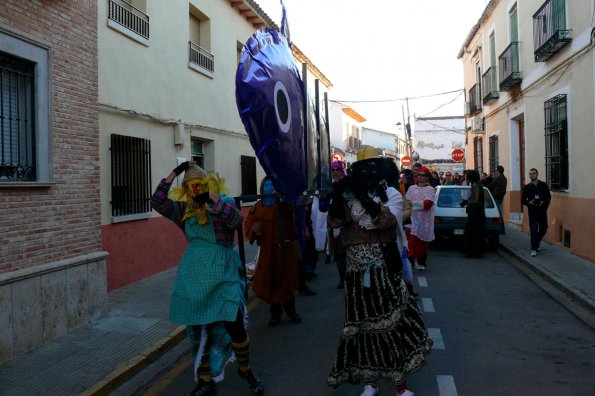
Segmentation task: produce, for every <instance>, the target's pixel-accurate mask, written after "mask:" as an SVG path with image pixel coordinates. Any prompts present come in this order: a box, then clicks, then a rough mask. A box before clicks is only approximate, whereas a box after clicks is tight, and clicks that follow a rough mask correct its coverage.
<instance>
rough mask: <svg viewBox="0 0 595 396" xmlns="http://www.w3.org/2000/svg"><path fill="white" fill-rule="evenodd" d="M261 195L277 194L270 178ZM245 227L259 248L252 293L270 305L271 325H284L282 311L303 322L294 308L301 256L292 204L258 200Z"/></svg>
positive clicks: (247, 235) (264, 179)
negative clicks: (282, 323)
mask: <svg viewBox="0 0 595 396" xmlns="http://www.w3.org/2000/svg"><path fill="white" fill-rule="evenodd" d="M260 193H261V194H274V193H275V186H274V185H273V182H272V180H271V179H270V178H269V177H268V176H265V177H264V178H263V179H262V182H261V183H260ZM244 227H245V230H246V231H245V234H246V239H248V241H250V243H254V242H256V243H257V244H258V246H260V253H259V254H258V263H257V265H256V272H255V273H254V280H253V282H252V291H253V292H254V294H255V295H256V297H258V298H260V299H262V300H264V301H266V302H267V303H268V304H269V305H270V310H269V311H270V313H271V318H270V320H269V326H277V325H278V324H280V323H281V315H282V314H283V311H285V313H286V314H287V316H288V317H289V319H291V321H292V322H293V323H300V322H301V321H302V318H301V317H300V315H298V313H297V311H296V308H295V289H296V287H297V286H298V266H299V259H300V256H301V254H300V250H299V243H298V239H297V230H296V226H295V219H294V214H293V209H292V207H291V205H290V204H289V203H288V202H284V201H279V198H278V197H275V196H271V197H265V198H263V199H261V200H258V201H256V203H255V204H254V206H252V208H250V211H249V212H248V216H247V217H246V222H245V223H244ZM281 243H283V249H284V250H285V252H284V254H283V252H282V251H281Z"/></svg>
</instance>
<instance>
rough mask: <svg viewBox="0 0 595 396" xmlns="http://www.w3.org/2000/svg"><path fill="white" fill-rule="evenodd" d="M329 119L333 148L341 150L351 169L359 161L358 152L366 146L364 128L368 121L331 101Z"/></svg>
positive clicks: (342, 105) (351, 110) (347, 107)
mask: <svg viewBox="0 0 595 396" xmlns="http://www.w3.org/2000/svg"><path fill="white" fill-rule="evenodd" d="M329 119H330V141H331V147H332V148H333V149H338V150H339V151H338V152H340V153H341V154H342V156H343V161H345V163H346V164H347V166H348V167H349V166H351V164H352V163H353V162H355V161H357V152H358V151H359V149H360V147H361V146H362V145H363V144H364V143H363V142H362V127H363V125H364V123H365V122H366V121H367V120H366V119H365V118H364V117H363V116H362V115H361V114H359V113H358V112H357V111H355V110H354V109H353V108H351V107H349V106H347V105H344V104H342V103H339V102H334V101H329ZM331 151H332V150H331Z"/></svg>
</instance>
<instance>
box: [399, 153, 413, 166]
mask: <svg viewBox="0 0 595 396" xmlns="http://www.w3.org/2000/svg"><path fill="white" fill-rule="evenodd" d="M401 165H403V166H409V165H411V157H409V156H408V155H406V156H404V157H403V158H401Z"/></svg>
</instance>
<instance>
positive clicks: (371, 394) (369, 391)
mask: <svg viewBox="0 0 595 396" xmlns="http://www.w3.org/2000/svg"><path fill="white" fill-rule="evenodd" d="M377 394H378V386H376V388H374V387H373V386H372V385H366V386H364V391H363V392H362V394H361V395H359V396H375V395H377Z"/></svg>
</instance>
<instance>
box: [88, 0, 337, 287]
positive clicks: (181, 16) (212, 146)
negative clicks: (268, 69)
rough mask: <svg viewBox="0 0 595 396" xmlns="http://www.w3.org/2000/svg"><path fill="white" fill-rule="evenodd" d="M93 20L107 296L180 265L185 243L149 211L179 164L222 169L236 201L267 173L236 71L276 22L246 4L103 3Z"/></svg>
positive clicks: (310, 80) (234, 0) (311, 79)
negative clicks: (243, 109)
mask: <svg viewBox="0 0 595 396" xmlns="http://www.w3.org/2000/svg"><path fill="white" fill-rule="evenodd" d="M279 14H281V7H279ZM289 17H290V16H289ZM98 18H99V19H98V20H99V106H98V107H99V133H100V139H99V158H100V163H101V230H102V247H103V250H105V251H107V252H109V257H108V259H107V277H108V289H109V290H112V289H115V288H119V287H122V286H125V285H127V284H129V283H132V282H135V281H137V280H139V279H142V278H144V277H147V276H150V275H152V274H154V273H157V272H160V271H162V270H165V269H167V268H171V267H172V266H175V265H177V263H178V261H179V257H180V255H181V253H182V251H183V249H184V248H185V242H184V239H183V238H182V235H181V233H180V230H179V229H178V228H177V227H176V226H175V225H174V224H173V223H172V222H170V221H169V220H168V219H165V218H163V217H162V216H160V215H158V214H156V213H155V212H152V211H151V208H150V196H151V194H152V191H153V189H154V188H155V187H156V186H157V184H158V183H159V181H160V180H161V178H163V177H165V176H166V175H168V174H169V173H170V172H171V170H172V169H173V168H174V167H175V166H176V165H177V164H178V163H179V162H181V161H184V160H186V159H193V160H195V161H197V162H198V163H199V164H200V165H201V166H202V167H203V168H204V169H205V170H207V171H211V170H216V171H218V172H219V174H220V176H221V177H224V178H225V181H226V185H227V187H228V188H229V189H230V192H231V194H232V195H234V196H237V195H243V194H256V193H257V185H258V183H259V181H260V180H261V178H262V177H264V171H263V170H262V168H261V167H260V165H259V163H258V161H257V158H256V156H255V153H254V150H253V149H252V147H251V145H250V142H249V140H248V136H247V134H246V132H245V130H244V126H243V125H242V122H241V120H240V117H239V115H238V111H237V107H236V101H235V73H236V70H237V65H238V61H239V58H240V54H241V49H242V47H243V44H244V43H245V42H246V41H247V40H248V38H250V36H251V35H252V34H253V33H254V31H255V30H256V29H258V28H261V27H275V28H276V27H277V26H276V25H275V23H274V22H273V21H272V20H271V19H270V17H269V16H268V15H267V14H266V13H264V11H263V10H262V9H261V8H260V7H259V6H258V4H257V3H256V2H254V1H252V0H241V1H240V0H191V1H188V0H172V1H167V2H165V1H147V0H134V1H132V2H126V1H123V0H101V1H100V2H99V10H98ZM293 53H294V56H295V58H296V60H297V61H298V62H299V63H302V65H303V70H304V76H305V79H306V81H307V82H306V86H307V87H308V89H309V90H310V91H313V90H315V89H316V85H319V87H318V89H319V91H320V93H321V96H324V92H326V91H327V90H328V88H330V86H331V84H330V82H329V81H328V80H327V79H326V77H324V75H323V74H322V73H321V72H320V71H319V70H318V69H317V68H316V67H315V66H314V65H313V64H312V62H310V61H309V60H308V58H307V57H306V55H304V54H303V53H302V52H301V51H300V50H299V48H297V47H296V46H293ZM317 80H318V81H321V82H322V83H318V84H317V83H316V81H317ZM178 182H179V181H178Z"/></svg>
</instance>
